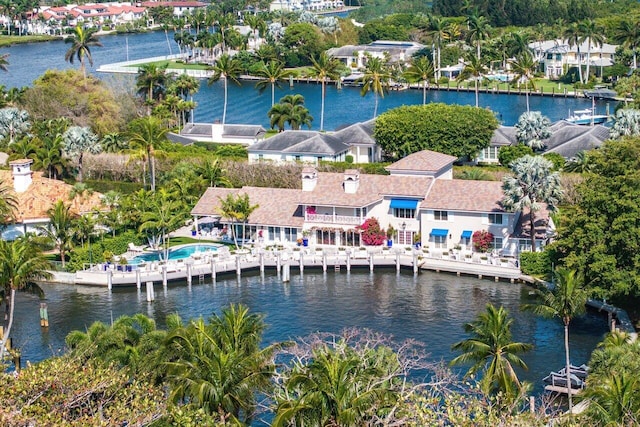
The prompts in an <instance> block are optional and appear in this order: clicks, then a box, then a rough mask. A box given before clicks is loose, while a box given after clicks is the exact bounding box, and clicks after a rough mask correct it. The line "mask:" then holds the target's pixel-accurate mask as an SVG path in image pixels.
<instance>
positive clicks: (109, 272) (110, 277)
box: [107, 270, 113, 290]
mask: <svg viewBox="0 0 640 427" xmlns="http://www.w3.org/2000/svg"><path fill="white" fill-rule="evenodd" d="M112 288H113V271H112V270H107V289H109V290H111V289H112Z"/></svg>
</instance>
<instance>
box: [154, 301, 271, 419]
mask: <svg viewBox="0 0 640 427" xmlns="http://www.w3.org/2000/svg"><path fill="white" fill-rule="evenodd" d="M264 329H265V324H264V321H263V318H262V317H261V316H260V315H256V314H250V313H249V311H248V309H247V308H246V307H245V306H242V305H231V306H230V307H228V308H225V309H223V311H222V314H221V315H214V316H213V317H211V318H210V319H209V322H208V323H206V322H205V321H204V320H203V319H202V318H200V319H197V320H192V321H190V322H189V324H188V325H186V326H183V327H178V328H176V329H175V330H174V331H173V332H172V333H170V335H169V337H168V339H167V345H168V346H169V348H170V350H171V353H172V355H173V360H172V361H171V362H168V363H167V364H166V367H167V372H168V382H169V384H170V389H171V399H172V400H174V401H182V402H190V403H194V404H196V405H198V406H199V407H201V408H203V409H204V411H205V412H206V413H208V414H211V415H217V416H218V417H219V421H220V423H221V424H226V423H233V424H234V425H236V424H238V425H249V424H250V423H251V420H252V419H253V417H254V416H255V411H256V393H257V392H263V391H265V390H266V389H267V387H268V386H269V383H270V379H271V377H272V375H273V372H274V365H273V353H274V351H275V350H276V349H277V348H278V347H277V346H274V345H271V346H267V347H265V348H262V349H261V348H260V343H261V340H262V334H263V331H264Z"/></svg>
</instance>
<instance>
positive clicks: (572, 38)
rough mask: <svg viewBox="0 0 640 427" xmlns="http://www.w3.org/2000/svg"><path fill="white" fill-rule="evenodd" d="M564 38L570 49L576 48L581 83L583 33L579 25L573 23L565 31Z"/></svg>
mask: <svg viewBox="0 0 640 427" xmlns="http://www.w3.org/2000/svg"><path fill="white" fill-rule="evenodd" d="M564 38H565V39H566V40H567V44H568V45H569V47H573V46H576V48H577V52H576V57H577V58H578V78H579V79H580V83H583V81H582V59H581V55H580V44H582V42H583V39H582V31H581V28H580V27H579V26H578V24H577V23H575V22H574V23H572V24H571V25H569V26H568V27H567V28H566V29H565V30H564Z"/></svg>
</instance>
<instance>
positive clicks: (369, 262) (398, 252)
mask: <svg viewBox="0 0 640 427" xmlns="http://www.w3.org/2000/svg"><path fill="white" fill-rule="evenodd" d="M219 249H220V250H219V251H217V252H214V251H207V252H202V253H199V254H194V256H192V257H189V258H186V259H184V260H177V261H169V262H166V263H165V262H160V261H153V262H147V263H145V264H139V265H113V264H104V263H103V264H97V265H91V266H89V268H86V269H84V270H81V271H78V272H76V273H75V276H74V277H73V278H72V280H70V278H69V277H68V276H67V277H65V281H66V282H67V283H69V282H70V281H72V282H73V283H74V284H77V285H93V286H107V287H109V288H112V287H120V286H125V287H126V286H137V287H138V288H140V287H141V285H142V284H147V283H162V284H163V285H164V286H166V285H167V283H168V282H171V281H185V280H186V281H187V283H188V284H191V283H192V281H193V280H194V278H195V280H196V281H203V280H204V277H211V278H212V279H213V280H215V279H216V277H217V276H220V275H237V276H241V275H242V274H245V273H246V272H251V271H259V272H260V273H262V272H264V271H265V270H270V271H275V272H276V274H278V275H280V274H282V272H283V271H284V270H285V269H286V270H287V271H290V270H292V269H294V270H298V271H299V272H300V274H303V273H304V271H305V270H317V271H323V272H327V270H332V271H334V272H336V273H340V272H349V271H351V269H352V268H353V269H361V270H362V269H365V270H366V269H368V270H369V271H371V272H373V271H374V270H375V269H378V268H385V269H395V270H396V271H397V272H400V271H401V270H404V271H409V272H413V273H414V274H418V273H420V272H421V271H425V270H429V271H434V272H438V273H449V274H456V275H458V276H461V275H465V276H473V277H477V278H479V279H490V280H494V281H509V282H512V283H513V282H515V281H516V280H520V277H521V273H520V269H519V268H518V267H517V265H516V263H515V261H514V260H510V261H507V260H503V259H499V258H489V257H485V256H480V254H477V255H476V256H475V257H466V256H463V255H460V254H451V255H448V254H447V255H444V254H442V253H428V252H424V251H422V250H421V249H415V248H403V247H398V248H382V247H374V248H365V247H361V248H336V247H323V248H320V247H318V248H313V247H294V248H286V249H284V248H283V249H273V248H271V249H267V248H252V249H240V250H237V251H235V253H231V251H229V249H228V248H227V247H221V248H219Z"/></svg>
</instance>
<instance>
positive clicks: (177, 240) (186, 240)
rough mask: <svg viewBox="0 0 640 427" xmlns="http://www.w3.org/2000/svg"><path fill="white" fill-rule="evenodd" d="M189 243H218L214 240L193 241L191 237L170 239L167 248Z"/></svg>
mask: <svg viewBox="0 0 640 427" xmlns="http://www.w3.org/2000/svg"><path fill="white" fill-rule="evenodd" d="M189 243H219V242H218V241H216V240H206V239H194V238H193V237H172V238H171V240H169V246H170V247H171V246H178V245H187V244H189Z"/></svg>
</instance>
